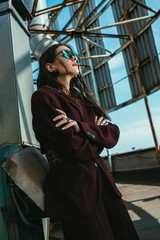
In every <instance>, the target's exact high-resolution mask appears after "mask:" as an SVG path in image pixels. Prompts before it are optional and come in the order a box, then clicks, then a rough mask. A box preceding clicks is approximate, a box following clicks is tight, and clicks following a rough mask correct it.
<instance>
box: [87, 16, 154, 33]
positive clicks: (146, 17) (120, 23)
mask: <svg viewBox="0 0 160 240" xmlns="http://www.w3.org/2000/svg"><path fill="white" fill-rule="evenodd" d="M149 18H152V16H149V15H148V16H143V17H138V18H133V19H129V20H126V21H121V22H116V23H113V24H109V25H106V26H103V27H101V26H99V27H95V28H89V29H86V31H87V32H90V31H96V30H100V29H104V28H110V27H116V26H119V25H123V24H126V23H132V22H138V21H144V20H146V19H149Z"/></svg>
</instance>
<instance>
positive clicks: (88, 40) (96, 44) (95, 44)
mask: <svg viewBox="0 0 160 240" xmlns="http://www.w3.org/2000/svg"><path fill="white" fill-rule="evenodd" d="M81 38H82V39H84V40H85V41H87V42H90V43H92V44H93V45H94V46H96V47H99V48H101V49H103V50H104V51H106V52H108V53H110V54H112V52H110V51H109V50H107V49H106V48H104V47H103V46H101V45H99V44H98V43H96V42H93V41H92V40H90V39H89V38H86V37H84V36H82V37H81Z"/></svg>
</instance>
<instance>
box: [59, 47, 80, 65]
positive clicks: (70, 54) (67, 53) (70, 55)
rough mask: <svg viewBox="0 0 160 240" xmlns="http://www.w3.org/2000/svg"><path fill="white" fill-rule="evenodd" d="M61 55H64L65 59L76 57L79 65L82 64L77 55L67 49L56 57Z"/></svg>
mask: <svg viewBox="0 0 160 240" xmlns="http://www.w3.org/2000/svg"><path fill="white" fill-rule="evenodd" d="M60 53H63V57H65V58H67V59H71V58H72V57H73V56H75V57H77V63H80V58H79V56H78V54H77V53H75V52H73V51H70V50H67V49H63V50H61V51H60V52H59V53H57V54H56V56H58V55H59V54H60ZM56 56H55V57H56Z"/></svg>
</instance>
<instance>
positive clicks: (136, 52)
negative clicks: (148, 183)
mask: <svg viewBox="0 0 160 240" xmlns="http://www.w3.org/2000/svg"><path fill="white" fill-rule="evenodd" d="M37 2H38V0H35V1H34V8H33V10H32V16H33V17H35V16H40V15H42V14H46V13H49V20H50V22H51V23H54V22H55V21H56V20H57V17H58V15H59V13H60V12H61V10H62V9H63V8H65V7H67V6H70V13H71V18H70V20H69V21H68V22H66V24H65V26H64V27H63V29H62V30H58V29H57V28H55V29H54V28H50V27H48V28H47V29H43V30H42V29H40V30H37V29H34V28H33V27H32V28H30V25H29V28H28V29H29V31H30V33H31V34H45V35H46V34H49V35H50V36H51V37H52V39H53V40H58V41H60V42H62V43H68V42H69V41H70V40H71V39H73V38H75V40H76V45H77V50H78V53H79V54H80V57H81V60H82V66H81V67H82V74H83V76H84V78H85V80H86V82H87V84H88V85H89V86H90V88H91V89H92V90H93V91H94V92H95V95H96V97H97V99H98V100H99V102H100V104H101V105H102V106H103V107H105V108H106V109H107V110H108V111H114V110H116V109H119V108H121V107H124V106H126V105H128V104H130V103H132V102H135V101H137V100H139V99H141V98H144V101H145V105H146V109H147V113H148V117H149V121H150V125H151V129H152V134H153V138H154V142H155V146H156V152H157V155H158V158H159V159H160V156H159V151H160V149H159V144H158V141H157V137H156V133H155V130H154V125H153V121H152V117H151V113H150V109H149V105H148V100H147V95H149V94H150V93H152V92H155V91H157V90H159V89H160V78H159V76H160V64H159V60H158V56H157V51H156V47H155V42H154V37H153V33H152V30H151V24H152V23H153V22H154V21H156V19H157V18H158V17H159V16H160V10H159V11H158V12H157V11H155V10H154V9H151V8H150V7H148V6H146V3H145V0H139V1H137V0H130V1H127V0H108V1H105V0H102V1H100V2H99V4H98V5H97V6H95V1H94V0H87V1H82V0H79V1H78V0H77V1H71V0H64V1H63V3H62V4H59V5H56V6H53V7H49V8H46V9H41V10H39V11H36V5H37ZM110 6H111V7H112V11H113V15H114V18H115V23H113V24H110V25H105V26H100V25H99V17H100V16H101V15H102V14H103V13H104V12H105V11H106V10H107V9H108V8H109V7H110ZM147 10H149V11H150V12H152V13H154V16H151V15H148V12H147ZM29 23H30V20H29ZM70 23H72V25H73V28H68V26H69V25H70ZM131 23H132V24H131ZM113 26H116V27H117V30H118V34H103V33H101V29H104V28H110V27H113ZM59 36H61V39H58V37H59ZM104 37H110V38H118V39H120V43H121V47H120V48H119V49H117V50H116V51H114V52H111V51H110V50H109V49H105V47H104V44H103V38H104ZM120 52H122V53H123V57H124V61H125V65H126V69H127V74H128V78H129V85H130V89H131V93H132V99H130V100H128V101H126V102H124V103H122V104H119V105H117V103H116V97H115V93H114V88H113V83H112V79H111V75H110V70H109V67H108V61H109V60H110V59H112V58H113V57H114V56H116V55H117V54H118V53H120ZM35 60H36V59H35V58H34V57H33V58H32V61H35Z"/></svg>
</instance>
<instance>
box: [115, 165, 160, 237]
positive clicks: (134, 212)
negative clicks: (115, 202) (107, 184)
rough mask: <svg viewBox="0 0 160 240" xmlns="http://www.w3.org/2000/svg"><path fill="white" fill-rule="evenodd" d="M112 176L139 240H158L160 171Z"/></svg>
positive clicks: (159, 225) (159, 226) (159, 234)
mask: <svg viewBox="0 0 160 240" xmlns="http://www.w3.org/2000/svg"><path fill="white" fill-rule="evenodd" d="M113 176H114V179H115V182H116V185H117V187H118V188H119V190H120V191H121V193H122V194H123V200H124V203H125V205H126V207H127V209H128V212H129V214H130V216H131V219H132V221H133V223H134V225H135V228H136V230H137V233H138V235H139V237H140V240H160V169H155V170H147V171H145V172H132V173H129V172H128V173H116V174H114V175H113Z"/></svg>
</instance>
